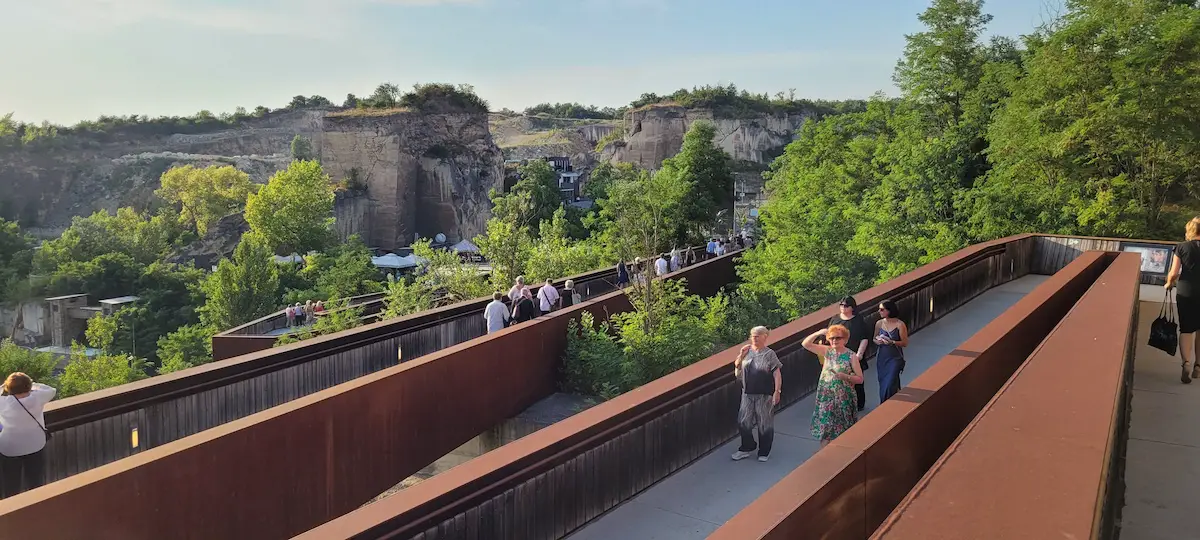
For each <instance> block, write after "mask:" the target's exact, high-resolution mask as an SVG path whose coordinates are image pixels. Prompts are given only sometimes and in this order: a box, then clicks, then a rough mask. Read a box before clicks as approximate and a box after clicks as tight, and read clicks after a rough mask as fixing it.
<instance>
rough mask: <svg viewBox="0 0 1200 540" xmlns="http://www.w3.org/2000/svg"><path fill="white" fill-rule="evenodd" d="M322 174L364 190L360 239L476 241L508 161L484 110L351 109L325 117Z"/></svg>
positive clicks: (389, 243) (394, 243)
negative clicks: (492, 192)
mask: <svg viewBox="0 0 1200 540" xmlns="http://www.w3.org/2000/svg"><path fill="white" fill-rule="evenodd" d="M315 148H316V149H317V151H318V152H319V154H320V157H321V163H322V165H324V167H325V171H326V172H327V173H329V175H330V176H331V177H332V178H346V179H348V184H349V185H351V186H355V187H358V188H360V189H364V190H365V193H366V196H367V201H368V202H367V212H366V215H367V219H366V220H365V223H364V224H363V228H364V229H365V230H364V231H363V232H362V233H360V235H361V236H362V237H363V238H364V239H365V240H367V243H368V245H372V246H377V247H380V248H383V249H397V248H401V247H406V246H408V245H409V244H410V243H411V242H412V241H413V240H414V239H415V238H416V237H417V236H420V237H421V238H432V237H434V236H436V235H437V234H438V233H442V234H445V235H446V237H447V239H448V240H450V241H455V240H461V239H468V238H473V237H474V236H475V235H477V234H480V233H482V232H483V231H484V226H485V224H486V223H487V220H488V217H489V216H490V215H491V201H490V200H489V199H488V192H489V191H490V190H491V189H492V188H497V189H499V188H501V187H502V186H503V181H504V157H503V155H502V154H501V151H500V149H499V147H497V146H496V144H495V142H493V140H492V136H491V132H490V131H489V129H488V117H487V114H486V113H475V112H457V113H455V112H444V113H436V114H427V113H419V112H413V111H406V110H384V111H377V110H374V111H367V112H362V111H347V112H346V113H335V114H330V115H328V116H326V117H325V119H324V123H323V127H322V131H321V134H320V137H319V144H316V145H315Z"/></svg>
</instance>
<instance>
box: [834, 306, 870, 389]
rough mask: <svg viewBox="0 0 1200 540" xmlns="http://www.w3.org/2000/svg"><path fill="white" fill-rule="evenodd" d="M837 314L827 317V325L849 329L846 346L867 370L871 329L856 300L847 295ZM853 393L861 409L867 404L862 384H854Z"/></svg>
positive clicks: (864, 369) (863, 368)
mask: <svg viewBox="0 0 1200 540" xmlns="http://www.w3.org/2000/svg"><path fill="white" fill-rule="evenodd" d="M838 309H839V310H840V311H839V312H838V314H837V315H834V316H833V318H832V319H829V326H833V325H835V324H836V325H842V326H845V327H846V329H847V330H850V339H849V340H847V341H846V348H848V349H850V350H852V351H854V352H855V354H857V355H858V357H859V358H860V360H859V364H860V365H861V366H862V370H863V371H866V370H867V359H866V358H867V356H866V355H867V343H868V341H869V340H870V339H871V329H870V328H868V327H867V322H866V321H864V320H863V318H862V316H861V315H859V314H858V302H856V301H855V300H854V297H853V296H847V297H845V298H843V299H842V301H841V302H838ZM854 394H855V396H856V397H857V398H858V410H860V411H861V410H863V408H864V407H866V406H867V391H866V388H864V387H863V385H862V384H861V383H860V384H856V385H854Z"/></svg>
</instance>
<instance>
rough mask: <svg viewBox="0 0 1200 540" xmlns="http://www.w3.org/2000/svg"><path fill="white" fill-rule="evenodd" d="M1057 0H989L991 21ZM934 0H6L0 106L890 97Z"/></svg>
mask: <svg viewBox="0 0 1200 540" xmlns="http://www.w3.org/2000/svg"><path fill="white" fill-rule="evenodd" d="M1060 3H1061V0H992V1H991V2H988V3H987V4H985V6H984V9H985V11H987V12H988V13H991V14H992V15H993V16H994V17H995V18H994V19H993V21H992V23H991V25H990V26H989V29H988V31H989V33H990V34H997V35H1006V36H1012V37H1017V36H1019V35H1021V34H1025V33H1029V32H1030V31H1032V30H1033V29H1034V28H1035V27H1036V26H1037V25H1038V24H1040V23H1041V22H1044V21H1047V20H1048V19H1049V18H1050V17H1051V14H1052V13H1053V12H1054V8H1053V7H1048V6H1053V5H1058V4H1060ZM927 6H928V0H742V1H741V2H733V1H731V0H0V13H3V14H4V19H5V25H4V31H3V32H0V51H6V52H5V54H2V55H0V115H2V114H5V113H7V112H14V113H15V114H14V117H15V118H16V119H18V120H23V121H37V122H40V121H41V120H49V121H51V122H54V123H59V124H73V123H75V122H77V121H79V120H82V119H94V118H96V117H97V116H100V115H101V114H107V115H127V114H145V115H152V116H158V115H190V114H194V113H196V112H198V111H200V110H202V109H205V110H209V111H212V112H214V113H220V112H226V111H229V112H231V111H233V109H234V108H235V107H237V106H244V107H246V108H247V109H253V108H254V107H255V106H257V105H265V106H267V107H271V108H276V107H282V106H284V105H286V104H287V102H288V101H290V99H291V96H294V95H297V94H303V95H313V94H319V95H323V96H325V97H327V98H329V99H330V100H331V101H333V102H334V103H339V104H340V103H341V102H342V101H343V100H344V99H345V97H346V94H347V93H354V94H356V95H359V96H364V95H368V94H370V93H371V92H372V90H374V88H375V87H376V86H378V85H379V83H381V82H392V83H394V84H397V85H398V86H400V87H401V88H409V87H411V86H412V85H413V84H414V83H419V82H449V83H456V84H457V83H468V84H471V85H474V87H475V89H476V92H477V93H478V94H479V95H480V96H481V97H483V98H484V99H486V100H488V101H489V103H490V104H491V106H492V109H493V110H497V109H500V108H505V107H507V108H511V109H514V110H521V109H524V108H525V107H527V106H530V105H534V104H537V103H541V102H558V101H563V102H571V101H573V102H580V103H585V104H594V105H597V106H614V107H616V106H621V105H624V104H627V103H629V102H630V101H632V100H634V99H636V98H637V97H638V96H640V95H641V94H642V93H645V92H654V93H658V94H668V93H671V92H673V91H675V90H677V89H679V88H684V87H686V88H691V87H693V86H698V85H705V84H729V83H733V84H736V85H738V87H739V88H745V89H747V90H750V91H754V92H769V93H772V94H773V93H775V92H777V91H781V90H782V91H786V90H788V89H792V88H794V89H795V90H796V95H797V97H807V98H822V99H845V98H864V97H868V96H870V95H871V94H874V93H875V92H878V91H883V92H885V93H888V94H892V95H895V94H896V93H897V92H896V89H895V86H894V85H893V83H892V80H891V75H892V69H893V68H894V67H895V64H896V60H897V59H898V58H899V57H900V55H901V54H902V52H903V50H904V43H905V41H904V36H905V34H910V33H914V32H919V31H921V28H922V27H921V25H920V22H919V21H918V20H917V14H918V13H920V12H921V11H923V10H924V9H925V8H926V7H927Z"/></svg>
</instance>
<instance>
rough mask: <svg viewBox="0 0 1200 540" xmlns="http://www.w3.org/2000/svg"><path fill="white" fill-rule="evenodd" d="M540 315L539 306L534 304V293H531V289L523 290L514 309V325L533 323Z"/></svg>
mask: <svg viewBox="0 0 1200 540" xmlns="http://www.w3.org/2000/svg"><path fill="white" fill-rule="evenodd" d="M540 314H541V312H540V311H539V309H538V306H537V305H535V304H534V303H533V293H532V292H530V291H529V287H525V288H523V289H521V298H520V299H518V300H517V304H516V306H514V307H513V317H512V324H516V323H523V322H525V321H532V320H534V319H536V318H538V316H539V315H540Z"/></svg>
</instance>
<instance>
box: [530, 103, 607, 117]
mask: <svg viewBox="0 0 1200 540" xmlns="http://www.w3.org/2000/svg"><path fill="white" fill-rule="evenodd" d="M624 112H625V111H624V108H621V109H615V108H613V107H603V108H601V107H596V106H595V105H584V104H582V103H554V104H550V103H539V104H537V105H534V106H532V107H528V108H526V109H525V114H527V115H529V116H535V115H546V116H550V117H553V118H576V119H581V120H583V119H595V120H614V119H617V118H620V117H621V115H622V114H623V113H624Z"/></svg>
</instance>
